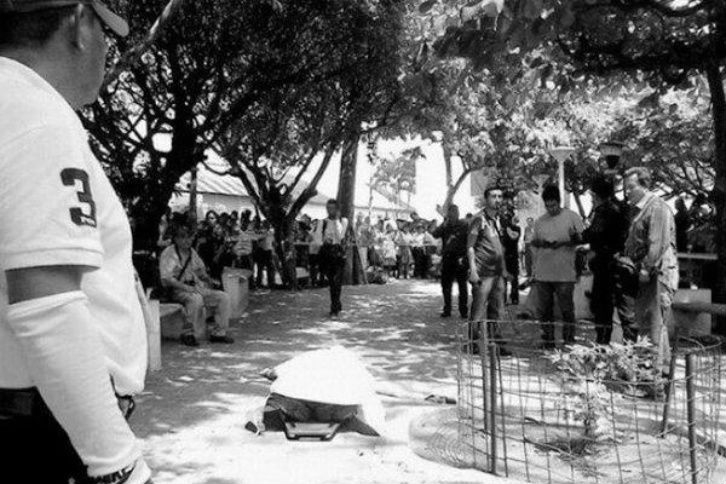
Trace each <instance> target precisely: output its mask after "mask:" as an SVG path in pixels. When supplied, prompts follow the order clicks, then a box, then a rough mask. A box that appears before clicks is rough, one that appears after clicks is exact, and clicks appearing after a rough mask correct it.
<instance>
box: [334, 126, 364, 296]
mask: <svg viewBox="0 0 726 484" xmlns="http://www.w3.org/2000/svg"><path fill="white" fill-rule="evenodd" d="M359 143H360V133H359V132H357V131H356V132H352V133H351V134H350V135H349V136H348V139H346V140H345V143H344V144H343V154H342V156H341V158H340V176H339V178H338V204H339V205H340V215H341V216H342V217H345V218H347V219H348V222H349V223H350V224H353V223H355V175H356V169H357V166H358V144H359ZM353 250H357V248H356V247H354V246H353V247H351V250H349V251H348V252H349V253H348V257H347V259H346V264H345V269H344V272H343V284H346V285H349V284H353V269H354V264H353V258H352V257H351V254H352V251H353Z"/></svg>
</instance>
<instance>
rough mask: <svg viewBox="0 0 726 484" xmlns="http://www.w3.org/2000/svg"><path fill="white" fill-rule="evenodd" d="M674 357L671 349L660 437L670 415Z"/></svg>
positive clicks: (663, 434) (665, 431) (674, 367)
mask: <svg viewBox="0 0 726 484" xmlns="http://www.w3.org/2000/svg"><path fill="white" fill-rule="evenodd" d="M676 358H678V356H677V354H676V352H675V350H674V351H673V354H672V355H671V361H670V364H669V366H668V381H667V382H666V387H665V399H666V400H665V404H664V405H663V422H662V423H661V426H660V433H661V438H662V437H665V435H666V433H667V432H668V417H669V416H670V412H671V394H672V393H673V380H674V377H675V372H676Z"/></svg>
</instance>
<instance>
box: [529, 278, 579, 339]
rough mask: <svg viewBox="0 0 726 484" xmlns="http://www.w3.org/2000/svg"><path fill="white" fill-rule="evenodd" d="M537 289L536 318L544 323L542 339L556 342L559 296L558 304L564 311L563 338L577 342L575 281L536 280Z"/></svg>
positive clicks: (561, 310)
mask: <svg viewBox="0 0 726 484" xmlns="http://www.w3.org/2000/svg"><path fill="white" fill-rule="evenodd" d="M532 287H533V290H534V291H535V307H534V313H535V314H534V316H535V319H537V320H539V321H540V322H541V323H542V339H543V340H544V341H545V343H554V341H555V326H554V324H552V322H553V321H554V305H555V298H557V305H558V306H559V308H560V312H561V313H562V322H563V323H564V324H563V326H562V339H563V340H564V341H565V343H567V344H570V343H574V342H575V299H574V291H575V283H574V282H551V281H534V284H533V286H532Z"/></svg>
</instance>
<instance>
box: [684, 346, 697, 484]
mask: <svg viewBox="0 0 726 484" xmlns="http://www.w3.org/2000/svg"><path fill="white" fill-rule="evenodd" d="M686 405H687V407H686V408H687V412H688V452H689V453H690V455H691V483H692V484H698V463H697V462H696V407H695V392H694V388H693V353H687V354H686Z"/></svg>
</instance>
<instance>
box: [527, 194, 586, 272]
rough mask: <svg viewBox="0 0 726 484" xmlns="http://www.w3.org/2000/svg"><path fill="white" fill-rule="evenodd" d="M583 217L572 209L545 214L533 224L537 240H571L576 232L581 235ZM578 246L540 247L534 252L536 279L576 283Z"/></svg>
mask: <svg viewBox="0 0 726 484" xmlns="http://www.w3.org/2000/svg"><path fill="white" fill-rule="evenodd" d="M583 230H584V226H583V224H582V219H581V218H580V216H579V215H577V214H576V213H575V212H573V211H572V210H569V209H567V208H563V209H561V210H560V213H559V214H557V215H555V216H554V217H553V216H552V215H550V214H549V213H545V214H544V215H542V216H541V217H540V218H539V219H537V221H536V222H535V223H534V240H537V241H544V242H570V241H571V240H572V236H573V235H574V234H582V231H583ZM575 256H576V252H575V247H574V246H569V245H568V246H563V247H558V248H556V249H550V248H542V247H537V249H536V250H535V253H534V261H533V264H534V267H533V272H534V279H535V280H536V281H543V282H575V281H577V271H576V269H575Z"/></svg>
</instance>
